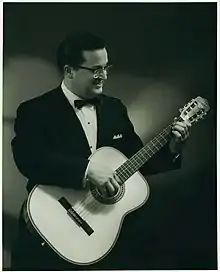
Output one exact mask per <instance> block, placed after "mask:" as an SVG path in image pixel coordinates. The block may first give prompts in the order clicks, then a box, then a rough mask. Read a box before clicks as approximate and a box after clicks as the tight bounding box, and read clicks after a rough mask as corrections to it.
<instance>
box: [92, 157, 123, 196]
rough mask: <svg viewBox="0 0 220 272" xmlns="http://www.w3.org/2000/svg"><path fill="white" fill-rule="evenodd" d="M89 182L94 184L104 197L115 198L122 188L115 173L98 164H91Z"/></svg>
mask: <svg viewBox="0 0 220 272" xmlns="http://www.w3.org/2000/svg"><path fill="white" fill-rule="evenodd" d="M87 180H88V182H91V183H92V184H94V185H95V186H96V187H97V188H98V189H99V190H100V192H101V194H102V195H103V196H108V195H110V196H113V195H114V194H115V193H116V192H117V191H118V190H119V188H120V185H119V182H120V180H119V178H118V177H117V175H116V174H115V173H114V171H113V170H111V169H110V168H108V167H107V166H105V165H102V164H99V163H97V162H92V161H91V162H90V165H89V169H88V172H87Z"/></svg>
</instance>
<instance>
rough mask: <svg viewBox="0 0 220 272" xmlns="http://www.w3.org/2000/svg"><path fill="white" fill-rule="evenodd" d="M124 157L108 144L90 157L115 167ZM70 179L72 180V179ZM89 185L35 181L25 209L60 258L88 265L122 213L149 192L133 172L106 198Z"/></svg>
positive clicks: (114, 234)
mask: <svg viewBox="0 0 220 272" xmlns="http://www.w3.org/2000/svg"><path fill="white" fill-rule="evenodd" d="M126 160H127V158H126V157H125V156H124V155H123V154H122V153H120V152H119V151H118V150H116V149H114V148H111V147H103V148H100V149H98V150H97V151H96V152H95V153H94V154H93V155H92V156H91V157H90V161H97V162H99V163H101V164H103V165H107V166H108V167H110V168H111V169H113V170H115V169H117V168H118V167H119V166H121V165H122V164H123V163H124V162H125V161H126ZM73 182H74V181H73ZM97 192H98V191H97V190H96V194H94V193H93V192H92V190H91V189H89V188H88V189H86V190H73V189H63V188H60V187H55V186H47V185H38V186H35V187H34V188H33V190H32V191H31V193H30V195H29V197H28V200H27V204H26V213H27V217H28V220H29V222H30V223H31V225H32V226H33V227H34V229H35V230H36V231H37V232H38V233H39V235H40V236H41V237H42V238H43V239H44V241H45V242H46V243H47V244H48V245H49V246H50V247H51V248H52V249H53V250H54V251H55V252H56V253H57V254H58V255H59V256H60V257H62V258H63V259H65V260H66V261H68V262H71V263H74V264H78V265H89V264H92V263H95V262H98V261H99V260H101V259H102V258H103V257H105V256H106V255H107V254H108V253H109V252H110V251H111V249H112V248H113V247H114V244H115V243H116V241H117V238H118V236H119V232H120V228H121V226H122V222H123V219H124V217H125V215H126V214H128V213H129V212H131V211H133V210H135V209H137V208H139V207H140V206H142V205H143V204H144V203H145V202H146V200H147V198H148V196H149V186H148V184H147V182H146V180H145V179H144V177H143V176H142V175H141V174H140V173H139V172H136V173H135V174H134V175H132V176H131V177H130V178H129V179H128V180H127V181H126V182H125V183H124V184H123V185H122V186H121V190H120V191H119V192H118V193H117V194H116V196H114V197H111V198H109V199H107V200H106V201H105V200H104V199H102V198H101V195H99V194H97ZM62 197H64V198H65V199H67V200H68V202H69V203H71V206H72V208H73V209H74V211H76V213H77V214H78V215H79V216H80V217H81V218H83V220H85V221H86V223H87V224H88V225H89V226H90V228H92V230H93V232H92V234H91V235H89V234H87V233H86V232H85V230H84V229H83V228H82V227H80V226H79V225H78V224H77V223H76V222H75V221H74V220H73V218H71V217H70V216H69V215H68V214H67V211H66V210H65V208H64V207H63V206H62V205H61V203H60V202H59V201H58V200H59V199H60V198H62Z"/></svg>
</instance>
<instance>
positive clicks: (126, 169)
mask: <svg viewBox="0 0 220 272" xmlns="http://www.w3.org/2000/svg"><path fill="white" fill-rule="evenodd" d="M171 126H172V124H170V125H169V126H167V127H166V128H165V129H164V130H162V131H161V132H160V133H159V134H158V135H157V136H156V137H154V138H153V139H152V140H151V141H150V142H149V143H148V144H147V145H145V146H144V147H143V148H141V149H140V150H139V151H138V152H137V153H135V154H134V155H133V156H132V157H131V158H130V159H128V160H127V161H126V162H125V163H123V164H122V165H121V166H120V167H119V168H118V169H117V170H116V171H115V172H116V174H117V175H118V177H119V179H120V181H121V184H123V183H124V182H125V181H126V180H127V179H129V178H130V177H131V176H132V175H133V174H134V173H136V172H137V171H138V170H139V169H140V168H141V167H142V166H143V165H144V164H145V163H146V162H147V161H148V160H149V159H150V158H151V157H153V156H154V155H155V154H156V153H157V152H158V151H159V150H160V149H161V148H162V147H163V146H164V145H165V144H166V143H167V142H168V140H169V139H170V130H171Z"/></svg>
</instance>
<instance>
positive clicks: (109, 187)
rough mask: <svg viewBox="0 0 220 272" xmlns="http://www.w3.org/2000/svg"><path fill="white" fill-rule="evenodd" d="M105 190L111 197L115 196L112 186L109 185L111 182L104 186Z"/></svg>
mask: <svg viewBox="0 0 220 272" xmlns="http://www.w3.org/2000/svg"><path fill="white" fill-rule="evenodd" d="M105 187H106V189H107V192H109V194H110V195H111V196H113V195H114V194H115V188H114V186H113V185H112V184H111V182H107V183H106V185H105Z"/></svg>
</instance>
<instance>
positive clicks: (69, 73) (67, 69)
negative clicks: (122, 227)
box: [64, 65, 75, 79]
mask: <svg viewBox="0 0 220 272" xmlns="http://www.w3.org/2000/svg"><path fill="white" fill-rule="evenodd" d="M64 75H65V76H66V77H68V78H70V79H73V78H74V77H75V71H74V69H73V68H72V67H71V66H69V65H65V66H64Z"/></svg>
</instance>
